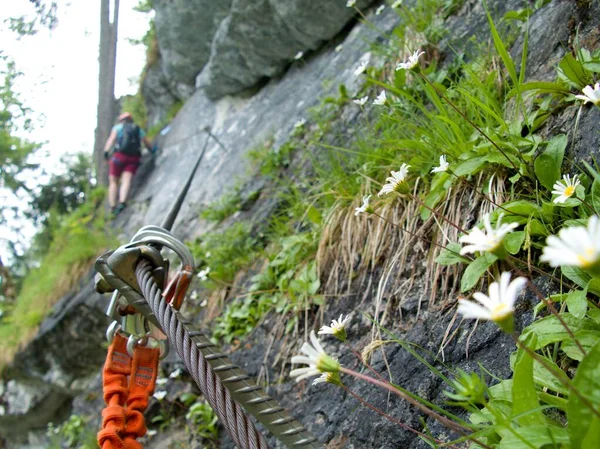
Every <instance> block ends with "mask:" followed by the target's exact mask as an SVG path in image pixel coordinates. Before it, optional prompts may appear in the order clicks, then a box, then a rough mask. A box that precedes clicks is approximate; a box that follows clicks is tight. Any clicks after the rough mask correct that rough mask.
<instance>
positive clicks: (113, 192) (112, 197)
mask: <svg viewBox="0 0 600 449" xmlns="http://www.w3.org/2000/svg"><path fill="white" fill-rule="evenodd" d="M118 190H119V178H118V177H116V176H109V177H108V205H109V206H110V207H111V208H113V207H115V206H116V205H117V191H118Z"/></svg>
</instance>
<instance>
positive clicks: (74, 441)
mask: <svg viewBox="0 0 600 449" xmlns="http://www.w3.org/2000/svg"><path fill="white" fill-rule="evenodd" d="M46 436H47V437H48V438H49V440H50V444H51V446H50V449H65V448H66V449H95V448H96V447H98V443H97V440H96V434H95V432H93V431H91V430H90V429H89V428H88V427H87V422H86V420H85V419H84V418H82V417H81V416H79V415H71V416H69V418H68V419H67V420H66V421H65V422H64V423H62V424H61V425H59V426H55V425H54V424H53V423H49V424H48V430H47V431H46Z"/></svg>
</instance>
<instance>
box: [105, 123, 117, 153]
mask: <svg viewBox="0 0 600 449" xmlns="http://www.w3.org/2000/svg"><path fill="white" fill-rule="evenodd" d="M116 140H117V132H116V131H115V130H114V129H113V130H112V131H111V132H110V136H108V140H107V141H106V144H104V152H105V153H107V154H108V152H109V151H110V149H111V148H112V147H113V145H114V144H115V142H116Z"/></svg>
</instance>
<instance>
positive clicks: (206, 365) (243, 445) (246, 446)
mask: <svg viewBox="0 0 600 449" xmlns="http://www.w3.org/2000/svg"><path fill="white" fill-rule="evenodd" d="M136 277H137V281H138V284H139V285H140V287H141V290H142V294H143V296H144V297H145V299H146V301H147V302H148V305H149V306H150V308H151V309H152V312H153V313H154V315H155V316H156V318H157V320H158V322H159V323H160V325H161V327H162V329H163V331H164V332H165V334H166V335H167V337H168V338H169V340H170V341H171V342H172V343H173V345H174V346H175V348H176V350H177V353H178V354H179V356H180V357H181V359H182V360H183V362H184V364H185V366H186V367H187V369H188V371H189V372H190V374H191V376H192V378H193V379H194V381H195V382H196V384H197V385H198V387H199V388H200V391H201V392H202V394H203V395H204V396H205V398H206V399H207V401H208V403H209V404H210V406H211V407H212V408H213V410H214V411H215V412H216V414H217V416H218V417H219V420H220V421H221V423H222V424H223V426H224V427H225V429H226V430H227V432H228V433H229V434H230V435H231V437H232V438H233V440H234V442H235V444H236V445H237V446H238V447H239V448H240V449H268V447H269V446H268V443H267V441H266V439H265V437H264V436H263V435H262V433H260V432H259V431H258V430H257V429H256V427H255V425H254V423H253V422H252V421H251V420H250V418H249V417H248V416H247V415H246V413H245V412H244V410H243V408H242V406H241V405H240V402H241V403H242V404H243V405H244V407H245V408H246V409H247V410H248V411H249V412H250V413H252V415H253V416H255V417H256V418H257V419H258V420H259V421H260V422H261V424H263V425H264V426H265V427H266V428H267V429H269V431H271V432H272V433H273V434H274V435H275V436H276V437H277V438H278V439H279V440H281V441H282V442H283V443H284V444H286V446H287V447H290V448H302V449H322V448H323V446H322V445H321V444H320V443H319V442H318V441H317V440H316V439H315V438H314V437H313V436H312V435H311V434H310V433H309V432H308V431H307V430H306V428H305V427H304V426H303V425H302V424H301V423H299V422H298V421H296V420H295V419H294V418H293V417H291V416H290V415H289V414H288V413H287V412H286V411H285V409H283V407H281V406H280V405H279V404H278V403H277V401H275V400H274V399H273V398H272V397H270V396H269V395H267V394H266V393H265V392H264V390H263V389H262V388H261V387H259V386H257V385H256V383H254V381H253V380H252V379H251V378H250V377H249V376H248V375H247V374H246V373H244V372H243V371H242V370H241V369H240V368H239V367H238V366H236V365H234V364H233V363H232V362H231V361H230V360H229V359H228V357H227V356H226V355H225V354H224V353H222V352H221V351H220V350H218V348H217V347H216V346H215V345H214V344H213V343H212V342H211V341H210V340H209V339H208V338H206V337H205V336H204V335H202V333H201V332H198V331H196V330H194V329H193V327H192V326H191V323H189V322H187V321H186V320H185V319H184V318H183V317H182V316H181V315H180V314H179V312H177V311H176V310H174V309H173V308H172V307H171V306H170V305H169V304H167V302H166V301H165V300H164V298H163V297H162V291H161V289H160V288H159V286H158V284H157V283H156V282H155V281H154V279H153V277H152V266H151V264H150V263H149V262H148V261H146V260H141V261H140V262H139V263H138V264H137V266H136Z"/></svg>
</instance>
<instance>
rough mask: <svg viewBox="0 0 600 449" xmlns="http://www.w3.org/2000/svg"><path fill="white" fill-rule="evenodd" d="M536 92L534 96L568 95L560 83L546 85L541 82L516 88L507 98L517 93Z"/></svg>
mask: <svg viewBox="0 0 600 449" xmlns="http://www.w3.org/2000/svg"><path fill="white" fill-rule="evenodd" d="M531 90H533V91H536V92H535V93H536V94H556V93H558V94H563V95H569V93H570V92H569V89H567V88H566V87H565V86H564V85H562V84H560V83H548V82H542V81H535V82H531V83H525V84H521V85H520V86H518V88H514V89H512V90H511V91H510V92H509V93H508V94H507V98H511V97H514V96H515V95H517V94H519V92H526V91H531Z"/></svg>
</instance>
